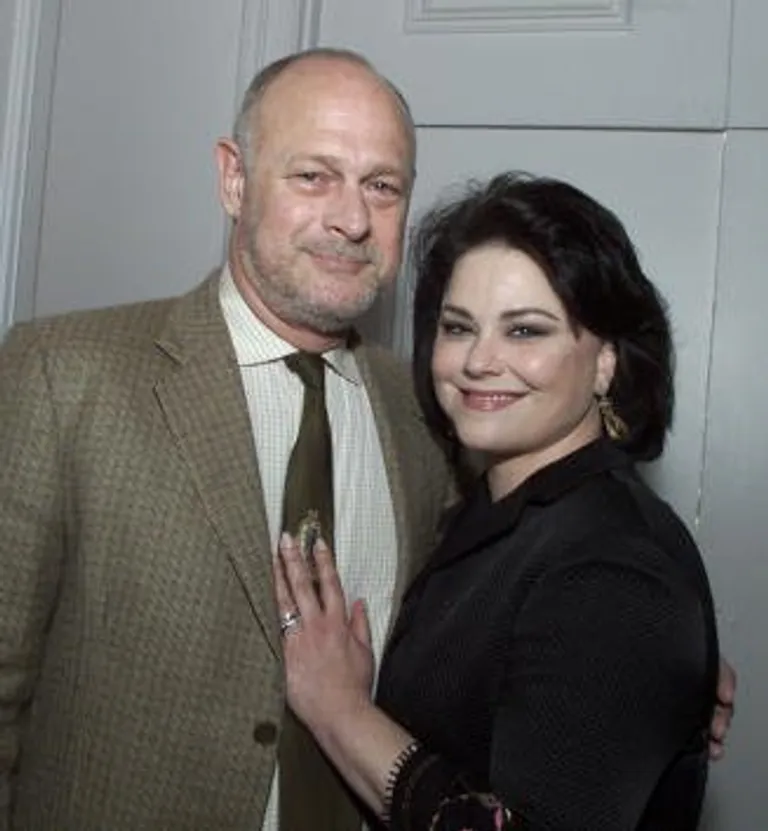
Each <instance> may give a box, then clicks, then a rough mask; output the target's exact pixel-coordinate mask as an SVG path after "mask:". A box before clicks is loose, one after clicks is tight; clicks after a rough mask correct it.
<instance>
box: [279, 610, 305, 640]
mask: <svg viewBox="0 0 768 831" xmlns="http://www.w3.org/2000/svg"><path fill="white" fill-rule="evenodd" d="M300 628H301V613H300V612H299V610H298V609H293V610H292V611H290V612H286V613H285V614H284V615H280V634H281V635H287V634H288V633H289V632H293V630H294V629H300Z"/></svg>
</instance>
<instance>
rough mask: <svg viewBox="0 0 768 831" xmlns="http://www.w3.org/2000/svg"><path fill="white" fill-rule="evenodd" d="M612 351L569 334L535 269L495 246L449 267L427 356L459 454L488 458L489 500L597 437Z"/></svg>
mask: <svg viewBox="0 0 768 831" xmlns="http://www.w3.org/2000/svg"><path fill="white" fill-rule="evenodd" d="M614 364H615V354H614V350H613V348H612V347H611V345H610V344H607V343H605V342H603V341H600V340H599V339H598V338H596V337H595V336H594V335H593V334H592V333H591V332H589V331H587V330H586V329H584V328H579V327H576V326H574V325H573V323H572V321H571V320H570V319H569V317H568V314H567V312H566V310H565V308H564V306H563V304H562V302H561V301H560V299H559V298H558V296H557V295H556V294H555V292H554V291H553V290H552V287H551V286H550V283H549V281H548V279H547V277H546V275H545V273H544V272H543V271H542V269H541V268H540V267H539V265H538V264H537V263H536V262H535V261H534V260H533V259H532V258H531V257H529V256H528V255H527V254H525V253H523V252H522V251H519V250H517V249H513V248H508V247H506V246H504V245H501V244H489V245H483V246H480V247H478V248H475V249H472V250H471V251H469V252H468V253H466V254H464V255H463V256H462V257H461V258H460V259H459V260H458V261H457V263H456V266H455V268H454V270H453V274H452V276H451V279H450V282H449V284H448V287H447V290H446V293H445V296H444V298H443V303H442V308H441V312H440V319H439V322H438V330H437V336H436V339H435V345H434V351H433V355H432V374H433V378H434V384H435V394H436V396H437V400H438V402H439V403H440V406H441V407H442V408H443V410H444V411H445V413H446V415H447V416H448V418H449V419H450V420H451V422H452V423H453V426H454V429H455V431H456V434H457V436H458V438H459V440H460V441H461V442H462V444H464V445H465V446H466V447H468V448H470V449H472V450H475V451H480V452H482V453H484V454H487V456H488V458H489V460H490V462H491V469H490V471H489V483H490V485H491V490H492V492H493V493H494V496H495V497H498V496H501V495H503V494H504V493H507V492H509V491H510V490H512V489H513V488H515V487H517V486H518V485H519V484H520V483H521V482H522V481H523V480H525V479H526V478H528V476H530V475H531V474H532V473H533V472H535V471H536V470H538V469H539V468H541V467H543V466H544V465H546V464H549V463H551V462H553V461H555V460H556V459H558V458H561V457H562V456H565V455H567V454H568V453H571V452H573V451H574V450H576V449H577V448H579V447H581V446H583V445H584V444H587V443H588V442H590V441H592V440H593V439H595V438H597V437H598V436H599V435H600V432H601V425H600V417H599V413H598V410H597V406H596V403H595V394H598V393H603V392H605V391H606V390H607V389H608V387H609V385H610V381H611V378H612V376H613V371H614Z"/></svg>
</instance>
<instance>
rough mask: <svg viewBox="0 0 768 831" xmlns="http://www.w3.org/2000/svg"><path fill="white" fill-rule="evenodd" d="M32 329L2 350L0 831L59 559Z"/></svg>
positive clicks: (56, 479) (55, 481)
mask: <svg viewBox="0 0 768 831" xmlns="http://www.w3.org/2000/svg"><path fill="white" fill-rule="evenodd" d="M35 332H36V329H35V327H34V326H20V327H17V328H16V329H13V330H12V331H11V332H10V334H9V336H8V338H7V340H6V342H5V343H4V344H3V345H2V347H0V831H7V829H9V828H10V825H11V817H10V812H11V806H12V802H13V778H14V769H15V766H16V764H17V761H18V759H19V753H20V746H19V744H20V735H21V728H22V719H23V717H24V716H23V714H24V712H25V711H26V708H27V706H28V705H29V703H30V701H31V700H32V697H33V695H34V688H35V680H36V676H37V673H38V668H39V663H40V656H41V654H42V650H43V646H44V639H45V631H46V628H47V625H48V621H49V618H50V616H51V614H52V610H53V607H54V603H55V597H56V590H57V584H58V578H59V571H60V563H61V559H62V555H63V548H64V546H63V532H62V521H61V517H62V507H63V506H62V492H61V487H60V475H61V474H60V457H61V452H60V448H59V438H58V429H57V423H56V412H55V407H54V403H53V396H52V394H51V389H50V387H49V383H48V379H47V377H46V376H47V373H46V367H45V361H44V357H43V354H42V352H41V350H40V348H39V346H38V344H37V342H36V341H37V338H36V335H35Z"/></svg>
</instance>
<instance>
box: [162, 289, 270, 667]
mask: <svg viewBox="0 0 768 831" xmlns="http://www.w3.org/2000/svg"><path fill="white" fill-rule="evenodd" d="M218 286H219V282H218V279H217V276H215V275H214V276H211V277H209V278H208V280H206V281H205V283H203V284H202V285H201V286H200V287H199V288H197V289H195V290H194V291H193V292H191V293H190V294H188V295H186V296H185V297H183V298H181V299H180V300H179V301H178V303H177V305H176V306H175V307H174V310H173V312H172V314H171V316H170V318H169V321H168V325H167V327H166V329H165V331H164V332H162V333H161V335H160V336H159V337H158V338H157V346H158V347H159V348H160V349H161V350H162V351H163V352H164V353H165V354H166V355H167V356H168V358H169V369H168V372H167V373H166V374H165V375H164V376H163V377H162V378H160V379H159V380H158V381H157V383H156V386H155V392H156V395H157V399H158V401H159V403H160V407H161V408H162V410H163V413H164V414H165V418H166V421H167V424H168V428H169V429H170V431H171V433H172V434H173V435H174V437H175V440H176V441H177V443H178V445H179V447H180V448H181V451H182V453H183V456H184V458H185V460H186V462H187V465H188V467H189V472H190V475H191V476H192V478H193V480H194V482H195V485H196V488H197V490H198V493H199V495H200V500H201V503H202V505H203V508H204V510H205V512H206V514H207V517H208V519H209V520H210V522H211V524H212V525H213V527H214V529H215V531H216V533H217V535H218V537H219V539H220V540H221V542H222V544H223V546H224V548H225V550H226V551H227V554H228V556H229V559H230V561H231V563H232V566H233V567H234V569H235V572H236V573H237V576H238V578H239V580H240V582H241V584H242V586H243V589H244V591H245V593H246V595H247V597H248V600H249V602H250V604H251V607H252V609H253V612H254V614H255V616H256V618H257V620H258V622H259V624H260V625H261V627H262V629H263V631H264V634H265V636H266V638H267V640H268V641H269V643H270V646H271V647H272V649H273V651H274V652H275V654H276V655H278V656H279V655H280V654H281V647H280V638H279V633H278V624H277V610H276V606H275V601H274V592H273V588H272V564H271V546H270V541H269V540H270V538H269V530H268V524H267V517H266V513H265V509H264V496H263V492H262V488H261V482H260V479H259V473H258V465H257V463H256V456H255V450H254V445H253V434H252V429H251V423H250V419H249V416H248V408H247V404H246V400H245V394H244V392H243V389H242V384H241V381H240V373H239V369H238V366H237V362H236V360H235V355H234V350H233V348H232V344H231V341H230V337H229V332H228V331H227V327H226V323H225V322H224V318H223V316H222V314H221V310H220V306H219V299H218Z"/></svg>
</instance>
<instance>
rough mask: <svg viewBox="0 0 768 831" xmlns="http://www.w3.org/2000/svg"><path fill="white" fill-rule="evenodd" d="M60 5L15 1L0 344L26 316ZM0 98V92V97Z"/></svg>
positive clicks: (0, 162)
mask: <svg viewBox="0 0 768 831" xmlns="http://www.w3.org/2000/svg"><path fill="white" fill-rule="evenodd" d="M60 18H61V0H16V2H15V4H14V22H13V40H12V42H11V44H10V59H9V66H8V81H7V87H6V90H5V92H6V94H7V108H6V112H5V123H4V124H3V125H0V129H1V130H2V133H1V134H0V336H2V334H3V332H4V331H5V329H6V328H7V327H8V326H10V325H11V324H12V323H13V322H14V320H15V319H17V318H18V317H20V318H22V319H24V318H28V317H32V315H33V311H34V293H35V280H36V277H37V274H36V271H37V250H38V247H39V243H40V223H41V220H42V211H43V185H44V179H45V164H46V158H47V153H48V133H49V127H50V111H51V99H52V94H53V78H54V68H55V61H56V47H57V44H58V34H59V27H60ZM0 92H2V91H0Z"/></svg>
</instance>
